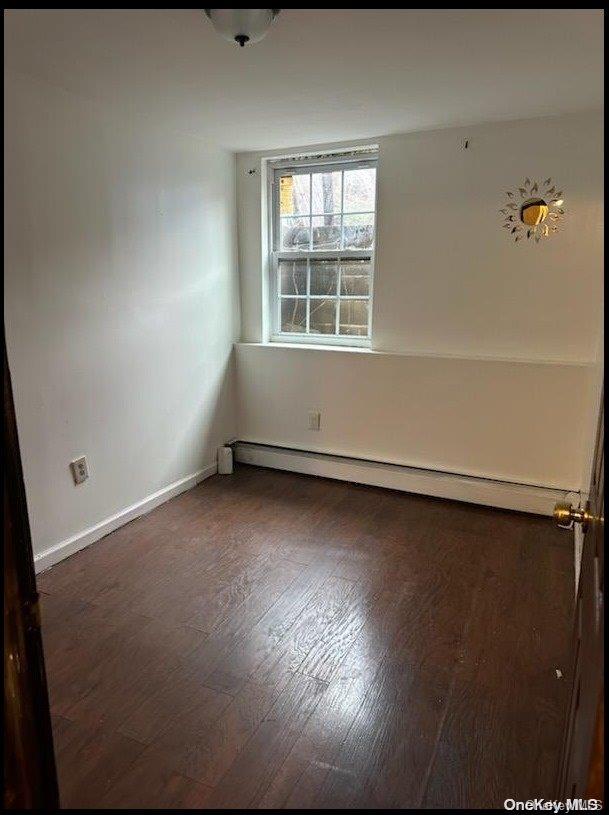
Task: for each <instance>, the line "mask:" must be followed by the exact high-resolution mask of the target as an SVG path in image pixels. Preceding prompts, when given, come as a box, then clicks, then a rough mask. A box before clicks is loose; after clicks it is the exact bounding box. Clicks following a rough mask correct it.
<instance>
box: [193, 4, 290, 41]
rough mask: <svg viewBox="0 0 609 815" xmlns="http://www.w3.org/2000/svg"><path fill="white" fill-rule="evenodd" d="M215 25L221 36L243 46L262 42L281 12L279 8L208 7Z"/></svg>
mask: <svg viewBox="0 0 609 815" xmlns="http://www.w3.org/2000/svg"><path fill="white" fill-rule="evenodd" d="M204 11H205V14H207V16H208V17H209V19H210V20H211V22H212V25H213V27H214V28H215V29H216V31H217V32H218V34H220V36H221V37H224V39H225V40H230V41H231V42H236V43H239V45H240V46H241V47H243V46H244V45H245V44H246V43H253V42H260V40H261V39H262V38H263V37H264V35H265V34H266V32H267V31H268V30H269V28H270V27H271V25H272V23H273V20H274V19H275V17H276V16H277V15H278V14H279V12H280V11H281V9H278V8H206V9H204Z"/></svg>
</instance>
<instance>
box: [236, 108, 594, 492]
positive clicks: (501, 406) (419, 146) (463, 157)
mask: <svg viewBox="0 0 609 815" xmlns="http://www.w3.org/2000/svg"><path fill="white" fill-rule="evenodd" d="M464 137H467V138H468V139H469V142H470V148H469V149H468V150H467V151H463V150H461V149H460V145H461V140H462V139H463V138H464ZM375 141H377V142H378V144H379V146H380V162H379V197H378V223H379V226H378V250H377V260H376V275H375V290H374V311H373V345H372V347H373V351H374V352H375V353H370V352H369V353H368V354H366V353H365V352H364V353H362V352H344V351H325V350H319V349H317V350H309V349H302V348H289V349H278V348H273V347H269V346H268V345H266V346H265V345H262V346H246V345H242V346H241V347H240V348H239V351H238V381H239V389H240V407H241V413H240V420H239V436H240V438H241V439H243V440H247V441H260V442H264V443H267V444H277V445H282V446H288V447H290V446H291V447H299V448H304V449H315V450H319V451H323V452H332V453H335V454H342V455H356V456H359V457H363V458H371V459H375V460H388V461H392V462H395V463H401V464H408V465H415V466H422V467H431V468H438V469H448V470H452V471H456V472H462V473H472V474H476V475H483V476H488V477H493V478H504V479H507V480H514V481H519V482H522V483H534V484H541V485H543V486H556V487H558V488H560V489H569V490H573V489H580V488H582V487H584V488H585V486H584V485H585V484H586V480H587V478H586V473H587V467H588V462H587V449H588V447H589V435H590V433H591V432H592V428H591V427H590V415H591V414H592V404H593V402H594V399H595V394H596V390H597V388H598V383H597V378H595V376H594V369H595V366H596V364H597V356H598V347H599V337H600V332H601V326H602V218H603V211H602V201H603V190H602V178H603V166H602V118H601V116H600V115H599V114H587V115H578V116H562V117H556V118H548V119H534V120H526V121H515V122H507V123H501V124H493V125H484V126H479V127H473V128H467V129H449V130H442V131H435V132H427V133H415V134H408V135H399V136H389V137H384V138H380V139H378V140H375ZM317 147H319V146H317ZM309 149H310V148H309ZM288 152H295V151H283V150H278V151H275V153H274V154H275V155H281V154H285V153H288ZM268 155H269V154H268V153H265V154H262V153H256V154H242V155H240V156H238V160H237V195H238V214H239V239H240V275H241V304H242V315H243V317H242V340H243V341H245V342H249V343H260V342H264V341H265V340H266V339H267V337H266V334H265V326H264V321H263V315H264V298H265V285H264V268H265V261H264V258H265V253H266V246H265V242H264V223H263V221H264V218H263V214H264V161H263V159H264V157H265V156H268ZM250 169H257V170H258V172H257V173H256V174H249V173H248V170H250ZM526 176H530V177H533V178H537V179H539V180H540V181H543V180H545V178H547V177H549V176H552V177H553V178H555V179H556V181H557V182H558V183H559V185H560V187H561V188H562V189H563V190H564V197H565V205H566V210H567V216H566V218H565V219H564V222H563V224H562V225H561V231H560V233H559V234H558V235H556V236H554V237H553V238H552V239H551V240H549V241H548V242H547V243H542V244H539V245H536V244H533V245H531V244H530V243H526V242H521V243H519V244H514V243H513V242H511V241H510V240H509V238H508V236H507V235H506V232H505V230H503V229H501V220H500V219H501V216H500V215H499V212H498V210H499V208H500V207H501V206H502V205H503V201H504V200H505V190H507V189H510V188H512V187H514V186H515V185H517V184H518V183H519V182H521V181H523V180H524V178H525V177H526ZM309 409H321V410H322V413H323V416H322V423H323V429H322V431H321V432H319V433H316V432H313V431H308V430H306V422H307V410H309Z"/></svg>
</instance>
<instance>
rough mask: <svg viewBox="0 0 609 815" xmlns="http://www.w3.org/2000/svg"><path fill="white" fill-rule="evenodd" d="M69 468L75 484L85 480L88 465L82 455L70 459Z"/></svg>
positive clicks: (87, 475) (87, 473)
mask: <svg viewBox="0 0 609 815" xmlns="http://www.w3.org/2000/svg"><path fill="white" fill-rule="evenodd" d="M70 469H71V470H72V478H73V479H74V483H75V484H82V483H83V481H86V480H87V478H88V477H89V467H88V466H87V459H86V458H85V457H84V456H82V457H81V458H77V459H74V461H71V462H70Z"/></svg>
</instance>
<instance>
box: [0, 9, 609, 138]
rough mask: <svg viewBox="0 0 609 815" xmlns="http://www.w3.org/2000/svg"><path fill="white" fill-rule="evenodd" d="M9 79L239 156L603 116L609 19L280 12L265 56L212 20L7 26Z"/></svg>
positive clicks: (572, 13) (111, 18) (183, 14)
mask: <svg viewBox="0 0 609 815" xmlns="http://www.w3.org/2000/svg"><path fill="white" fill-rule="evenodd" d="M5 55H6V56H5V60H6V62H7V64H8V65H9V66H10V67H11V68H13V69H15V70H19V71H22V72H24V73H28V74H31V75H34V76H37V77H43V78H45V79H46V80H47V81H49V82H52V83H55V84H59V85H61V86H62V87H64V88H66V89H68V90H71V91H74V92H76V93H80V94H83V95H86V96H88V97H93V98H96V99H99V100H101V101H104V102H106V103H108V104H109V105H111V106H112V107H113V108H114V109H115V110H118V111H124V112H127V113H129V114H136V115H141V116H144V117H146V118H147V119H148V120H149V121H153V122H155V123H158V124H160V125H162V126H163V127H169V128H171V129H173V130H178V131H180V132H185V133H190V134H193V135H196V136H199V137H202V138H205V139H210V140H213V141H215V142H219V143H221V144H222V145H224V146H226V147H228V148H230V149H233V150H248V149H266V148H274V147H290V146H295V145H305V144H313V143H315V142H325V141H339V140H347V139H353V138H358V139H359V138H367V137H373V136H380V135H385V134H389V133H396V132H406V131H411V130H421V129H427V128H436V127H446V126H450V125H458V124H474V123H478V122H486V121H494V120H500V119H513V118H521V117H529V116H544V115H552V114H558V113H563V112H567V111H577V110H587V109H593V108H600V107H601V106H602V71H603V12H602V10H599V9H589V10H583V11H576V10H567V9H534V10H531V11H527V10H513V11H508V10H492V9H486V10H484V9H482V10H456V9H451V10H416V9H415V10H408V9H390V10H387V9H380V10H376V11H375V10H371V9H362V10H355V9H284V10H283V11H282V12H281V14H280V15H279V17H278V19H277V21H276V23H275V25H274V26H273V28H272V29H271V31H270V32H269V34H268V35H267V37H266V39H265V40H263V41H262V42H261V43H258V44H255V45H252V46H249V47H245V48H243V49H240V48H238V47H236V46H233V45H232V44H231V43H228V42H226V41H224V40H223V39H221V38H220V37H219V36H218V35H217V34H216V33H215V32H214V30H213V29H212V27H211V25H210V23H209V21H208V20H207V19H206V18H205V16H204V15H203V12H202V10H201V11H198V10H192V9H187V10H182V11H180V10H145V9H144V10H105V9H102V10H51V11H17V10H13V11H7V12H5Z"/></svg>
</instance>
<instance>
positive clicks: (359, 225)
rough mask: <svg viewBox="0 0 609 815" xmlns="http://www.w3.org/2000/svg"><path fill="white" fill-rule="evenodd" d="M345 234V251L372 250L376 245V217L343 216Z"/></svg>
mask: <svg viewBox="0 0 609 815" xmlns="http://www.w3.org/2000/svg"><path fill="white" fill-rule="evenodd" d="M345 175H346V173H345ZM343 234H344V237H343V240H344V244H343V245H344V248H345V249H371V248H372V244H373V243H374V215H373V214H372V213H371V212H369V213H366V214H365V215H345V216H343Z"/></svg>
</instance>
